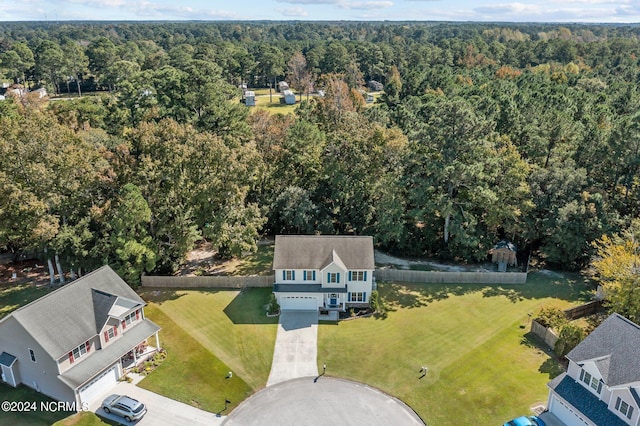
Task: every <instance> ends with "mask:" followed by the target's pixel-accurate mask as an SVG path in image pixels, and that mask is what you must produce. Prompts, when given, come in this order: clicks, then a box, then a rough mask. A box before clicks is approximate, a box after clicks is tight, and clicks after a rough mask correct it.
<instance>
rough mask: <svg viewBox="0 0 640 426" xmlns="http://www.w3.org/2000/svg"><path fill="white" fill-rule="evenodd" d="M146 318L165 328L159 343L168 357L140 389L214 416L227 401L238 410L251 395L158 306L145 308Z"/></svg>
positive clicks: (226, 369)
mask: <svg viewBox="0 0 640 426" xmlns="http://www.w3.org/2000/svg"><path fill="white" fill-rule="evenodd" d="M145 314H146V316H147V317H149V318H151V319H152V320H153V321H155V322H156V323H157V324H158V325H159V326H161V327H162V330H161V331H160V343H161V345H162V347H163V348H164V349H165V350H166V351H167V358H166V359H165V360H164V362H163V363H162V364H161V365H160V366H159V367H158V368H156V369H155V370H154V371H153V372H152V373H151V374H149V376H148V377H146V378H145V379H144V380H142V381H141V382H140V383H139V385H138V386H140V387H141V388H144V389H147V390H150V391H152V392H156V393H159V394H161V395H165V396H168V397H170V398H172V399H175V400H178V401H181V402H184V403H187V404H191V405H193V406H194V407H198V408H202V409H203V410H207V411H210V412H213V413H218V412H221V411H222V410H223V408H224V406H225V402H224V401H225V400H229V401H231V403H232V404H231V405H230V406H229V409H231V408H232V407H235V406H236V405H238V404H239V403H240V402H242V401H243V400H244V399H245V398H247V397H248V396H249V395H250V394H251V392H252V391H251V388H250V387H249V385H247V383H246V382H245V381H243V380H242V379H241V378H240V377H239V376H238V375H234V376H233V377H230V378H227V373H228V372H229V370H230V368H229V367H228V366H227V365H226V364H224V363H223V362H222V361H220V360H219V359H218V358H217V357H216V356H215V355H214V354H213V353H211V352H210V351H209V350H208V349H207V348H205V347H204V346H203V345H202V344H201V342H199V341H198V340H196V339H195V338H193V337H192V336H191V335H190V334H189V333H187V332H186V331H185V330H184V329H182V328H181V327H180V326H179V325H177V324H176V323H175V322H174V321H172V320H171V318H169V317H168V316H167V315H166V314H165V313H164V312H163V311H162V309H161V308H160V306H159V305H157V304H150V305H149V306H147V307H146V309H145Z"/></svg>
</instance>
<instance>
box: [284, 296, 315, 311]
mask: <svg viewBox="0 0 640 426" xmlns="http://www.w3.org/2000/svg"><path fill="white" fill-rule="evenodd" d="M280 309H282V310H284V311H316V310H318V299H317V298H316V297H315V296H280Z"/></svg>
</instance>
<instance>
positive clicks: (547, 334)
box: [531, 320, 558, 349]
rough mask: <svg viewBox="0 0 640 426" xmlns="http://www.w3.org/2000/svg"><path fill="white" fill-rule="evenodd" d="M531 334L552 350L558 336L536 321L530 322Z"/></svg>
mask: <svg viewBox="0 0 640 426" xmlns="http://www.w3.org/2000/svg"><path fill="white" fill-rule="evenodd" d="M531 332H532V333H533V334H535V335H536V336H538V337H539V338H541V339H542V340H544V342H545V343H546V344H547V346H549V347H550V348H552V349H553V348H555V346H556V342H557V341H558V335H557V334H556V333H554V332H553V330H551V329H550V328H547V327H545V326H544V325H542V324H540V323H539V322H538V321H536V320H532V321H531Z"/></svg>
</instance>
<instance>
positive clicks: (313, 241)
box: [273, 235, 375, 269]
mask: <svg viewBox="0 0 640 426" xmlns="http://www.w3.org/2000/svg"><path fill="white" fill-rule="evenodd" d="M331 262H336V263H338V264H340V265H341V266H342V265H344V267H345V269H374V268H375V262H374V260H373V238H372V237H368V236H346V235H278V236H276V246H275V251H274V254H273V269H323V268H324V267H326V266H327V265H328V264H330V263H331Z"/></svg>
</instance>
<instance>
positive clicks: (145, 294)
mask: <svg viewBox="0 0 640 426" xmlns="http://www.w3.org/2000/svg"><path fill="white" fill-rule="evenodd" d="M186 290H187V289H177V288H145V289H142V288H141V289H138V295H139V296H140V297H142V299H144V300H145V301H146V302H152V303H156V304H158V305H162V304H163V303H164V302H168V301H170V300H176V299H179V298H180V297H182V296H184V295H185V294H186V293H185V291H186ZM188 290H191V289H188Z"/></svg>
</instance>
